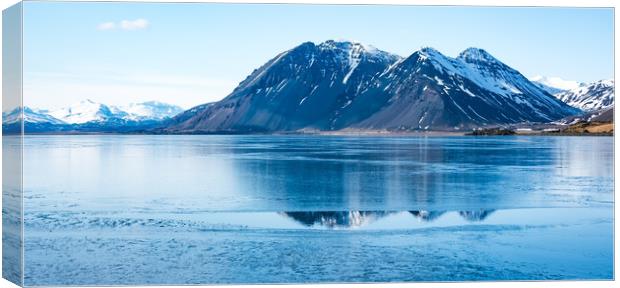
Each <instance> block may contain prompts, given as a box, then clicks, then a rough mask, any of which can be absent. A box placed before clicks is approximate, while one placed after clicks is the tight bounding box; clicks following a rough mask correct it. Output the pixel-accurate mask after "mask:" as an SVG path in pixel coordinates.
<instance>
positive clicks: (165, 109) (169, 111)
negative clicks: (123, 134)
mask: <svg viewBox="0 0 620 288" xmlns="http://www.w3.org/2000/svg"><path fill="white" fill-rule="evenodd" d="M114 108H115V109H117V110H118V111H122V112H124V113H126V115H125V116H124V118H125V119H128V120H136V121H140V120H162V119H166V118H170V117H173V116H175V115H177V114H179V113H181V112H183V109H182V108H181V107H179V106H175V105H170V104H166V103H162V102H157V101H148V102H142V103H131V104H129V105H125V106H118V107H114Z"/></svg>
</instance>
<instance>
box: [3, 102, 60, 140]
mask: <svg viewBox="0 0 620 288" xmlns="http://www.w3.org/2000/svg"><path fill="white" fill-rule="evenodd" d="M22 117H23V126H24V129H26V130H27V131H53V130H55V127H57V126H59V125H64V124H66V123H65V122H63V121H62V120H59V119H56V118H54V117H53V116H50V115H48V114H46V113H45V111H39V110H35V109H30V108H28V107H24V108H23V109H22V108H21V107H20V108H15V109H13V110H12V111H11V112H9V113H2V131H3V132H4V133H7V134H8V133H20V132H21V131H22V121H21V120H22Z"/></svg>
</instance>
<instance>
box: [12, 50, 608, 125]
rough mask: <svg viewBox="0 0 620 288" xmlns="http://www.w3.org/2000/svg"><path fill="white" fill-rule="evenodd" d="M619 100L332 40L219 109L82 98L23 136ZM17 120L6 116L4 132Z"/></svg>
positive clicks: (251, 82) (482, 114) (480, 53)
mask: <svg viewBox="0 0 620 288" xmlns="http://www.w3.org/2000/svg"><path fill="white" fill-rule="evenodd" d="M613 95H614V82H613V80H602V81H597V82H594V83H590V84H584V83H579V82H575V81H565V80H562V79H560V78H553V77H540V76H539V77H534V78H532V79H527V78H526V77H525V76H523V75H522V74H521V73H519V71H517V70H515V69H513V68H511V67H510V66H508V65H506V64H504V63H502V62H501V61H500V60H498V59H496V58H495V57H493V56H492V55H491V54H489V53H488V52H487V51H485V50H483V49H479V48H468V49H466V50H464V51H462V52H461V53H460V54H459V55H458V56H457V57H456V58H451V57H448V56H445V55H443V54H442V53H441V52H439V51H437V50H435V49H433V48H422V49H420V50H418V51H415V52H414V53H412V54H411V55H410V56H409V57H406V58H404V57H400V56H397V55H394V54H391V53H388V52H385V51H382V50H379V49H377V48H374V47H372V46H369V45H364V44H361V43H357V42H349V41H333V40H328V41H325V42H323V43H320V44H315V43H312V42H306V43H302V44H301V45H299V46H297V47H294V48H292V49H290V50H287V51H284V52H282V53H280V54H277V55H276V56H275V57H274V58H272V59H271V60H269V61H267V63H265V64H264V65H263V66H261V67H259V68H258V69H256V70H254V71H253V72H252V73H251V74H250V75H248V76H247V78H246V79H244V80H243V81H241V82H240V83H239V85H238V86H237V87H236V88H235V89H234V90H233V91H232V93H231V94H230V95H228V96H227V97H225V98H224V99H222V100H221V101H218V102H214V103H206V104H202V105H199V106H196V107H193V108H191V109H188V110H187V111H183V110H182V109H181V108H180V107H177V106H174V105H169V104H165V103H160V102H144V103H135V104H130V105H126V106H109V105H105V104H101V103H96V102H94V101H90V100H84V101H82V102H80V103H76V104H75V105H71V106H69V107H65V108H62V109H58V110H53V111H46V110H37V109H35V108H31V107H25V108H24V111H23V113H24V117H25V121H24V123H25V128H26V131H27V132H76V133H79V132H147V133H257V132H258V133H263V132H264V133H270V132H313V131H336V130H338V131H348V130H352V131H359V130H361V131H364V130H382V131H383V130H387V131H428V130H441V131H463V130H471V129H474V128H479V127H485V126H494V125H495V126H497V125H507V124H515V123H552V122H554V121H556V122H555V123H558V122H557V121H558V120H560V119H568V118H570V117H576V116H579V115H584V114H586V113H591V112H593V111H599V110H603V109H609V108H610V107H613V103H614V100H613V98H614V96H613ZM20 113H21V111H19V110H15V111H12V112H11V113H7V114H3V119H4V122H3V129H4V130H5V131H7V129H9V128H10V127H12V126H11V125H13V126H15V125H14V124H12V123H16V121H17V120H18V119H19V117H18V116H19V114H20ZM9 130H10V129H9Z"/></svg>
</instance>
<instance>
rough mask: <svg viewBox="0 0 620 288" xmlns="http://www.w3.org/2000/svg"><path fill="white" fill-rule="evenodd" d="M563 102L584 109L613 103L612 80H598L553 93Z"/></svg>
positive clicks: (598, 107) (593, 108) (599, 108)
mask: <svg viewBox="0 0 620 288" xmlns="http://www.w3.org/2000/svg"><path fill="white" fill-rule="evenodd" d="M555 97H557V98H558V99H560V100H561V101H563V102H564V103H566V104H568V105H570V106H573V107H576V108H579V109H581V110H584V111H588V112H589V111H597V110H601V109H605V108H609V107H611V106H613V105H614V80H599V81H595V82H592V83H588V84H583V85H582V86H579V87H577V88H575V89H571V90H568V91H564V92H560V93H557V94H555Z"/></svg>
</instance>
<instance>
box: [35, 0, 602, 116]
mask: <svg viewBox="0 0 620 288" xmlns="http://www.w3.org/2000/svg"><path fill="white" fill-rule="evenodd" d="M23 33H24V34H23V37H24V40H23V41H24V52H23V53H24V56H23V57H24V67H23V69H24V98H25V99H24V105H26V106H29V107H33V108H39V109H57V108H60V107H65V106H68V105H71V104H73V103H76V102H79V101H81V100H85V99H91V100H93V101H97V102H101V103H105V104H110V105H124V104H128V103H132V102H143V101H151V100H155V101H161V102H166V103H171V104H176V105H179V106H181V107H183V108H185V109H187V108H191V107H193V106H195V105H199V104H202V103H207V102H212V101H217V100H219V99H222V98H223V97H225V96H227V95H228V94H229V93H230V92H231V91H232V90H233V89H234V88H235V87H236V86H237V84H238V83H239V82H241V81H242V80H243V79H245V78H246V77H247V76H248V75H249V74H250V73H251V72H252V71H253V70H254V69H256V68H258V67H260V66H261V65H262V64H264V63H265V62H267V61H268V60H269V59H271V58H273V57H274V56H276V55H277V54H278V53H280V52H282V51H285V50H288V49H291V48H293V47H295V46H297V45H299V44H301V43H303V42H306V41H312V42H315V43H321V42H323V41H325V40H328V39H347V40H354V41H359V42H362V43H364V44H370V45H372V46H375V47H377V48H378V49H381V50H385V51H388V52H391V53H395V54H398V55H401V56H405V57H406V56H409V55H411V54H412V53H413V52H415V51H416V50H418V49H420V48H421V47H427V46H428V47H433V48H435V49H437V50H439V51H440V52H442V53H443V54H445V55H447V56H451V57H456V56H457V55H458V53H459V52H460V51H462V50H464V49H466V48H468V47H479V48H483V49H485V50H487V51H488V52H489V53H491V54H492V55H494V56H495V57H496V58H497V59H499V60H501V61H502V62H504V63H506V64H508V65H509V66H511V67H513V68H515V69H517V70H519V71H520V72H521V73H523V74H524V75H525V76H527V77H533V76H536V75H544V76H549V77H561V78H563V79H567V80H576V81H582V82H590V81H595V80H600V79H609V78H613V76H614V75H613V63H614V59H613V56H614V55H613V53H614V51H613V49H614V47H613V9H610V8H557V7H556V8H525V7H523V8H515V7H447V6H432V7H431V6H398V5H394V6H382V5H373V6H369V5H355V6H351V5H291V4H288V5H280V4H213V3H118V2H117V3H113V2H100V3H92V2H91V3H76V2H73V3H70V2H25V3H24V32H23Z"/></svg>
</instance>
